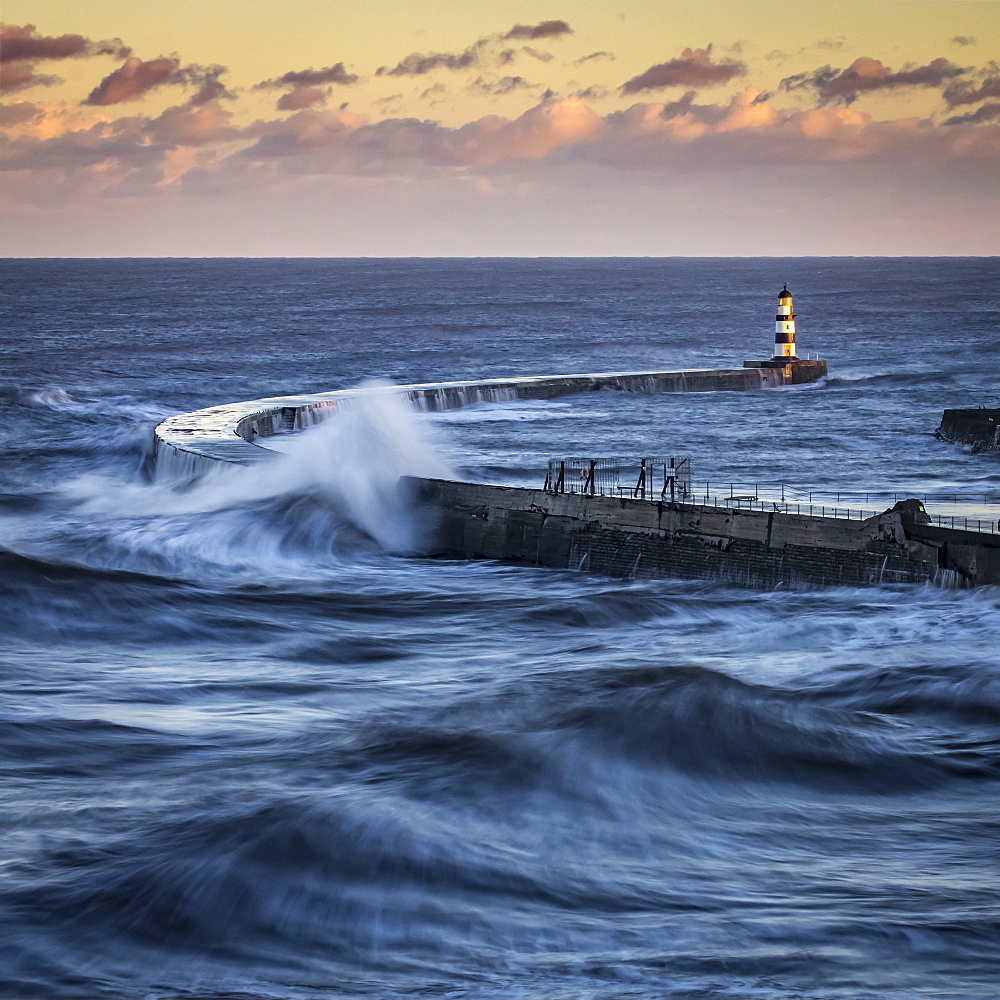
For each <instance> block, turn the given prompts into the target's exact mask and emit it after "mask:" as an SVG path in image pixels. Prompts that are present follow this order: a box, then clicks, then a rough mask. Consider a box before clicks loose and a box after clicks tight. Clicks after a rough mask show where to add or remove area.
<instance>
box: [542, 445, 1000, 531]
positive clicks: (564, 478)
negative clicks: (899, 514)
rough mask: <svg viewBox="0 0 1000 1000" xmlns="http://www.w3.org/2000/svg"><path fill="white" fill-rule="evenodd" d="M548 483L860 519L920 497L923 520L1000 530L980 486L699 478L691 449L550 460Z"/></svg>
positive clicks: (998, 509) (567, 489)
mask: <svg viewBox="0 0 1000 1000" xmlns="http://www.w3.org/2000/svg"><path fill="white" fill-rule="evenodd" d="M545 489H546V490H550V491H552V492H554V493H577V494H589V495H594V496H618V497H629V498H632V499H638V500H670V501H675V502H679V503H692V504H700V505H702V506H705V507H722V508H728V509H731V510H754V511H763V512H776V513H780V514H803V515H808V516H809V517H831V518H840V519H848V520H855V521H865V520H867V519H868V518H870V517H875V516H876V515H878V514H882V513H884V512H885V511H887V510H890V509H891V508H892V507H893V506H894V505H895V504H896V503H897V502H899V501H901V500H919V501H920V502H921V503H923V504H925V505H926V504H931V505H932V509H931V510H928V511H926V513H921V514H920V515H919V516H920V520H921V521H922V522H924V523H930V524H935V525H939V526H940V527H944V528H957V529H961V530H965V531H979V532H987V533H990V534H1000V497H991V496H988V495H986V494H982V493H923V494H922V493H914V492H899V491H895V492H892V491H884V492H883V491H879V492H873V491H864V490H862V491H856V490H855V491H852V490H813V489H805V488H802V487H798V486H790V485H788V484H787V483H737V482H730V483H711V482H704V483H694V482H692V480H691V460H690V458H689V457H687V456H682V457H673V458H662V457H660V458H646V459H623V458H598V459H588V458H572V459H551V460H550V461H549V464H548V474H547V475H546V478H545ZM933 505H939V506H946V507H950V508H952V509H956V508H957V509H958V510H959V511H961V510H963V509H964V510H965V511H966V513H949V514H938V513H933ZM925 518H926V519H927V520H925Z"/></svg>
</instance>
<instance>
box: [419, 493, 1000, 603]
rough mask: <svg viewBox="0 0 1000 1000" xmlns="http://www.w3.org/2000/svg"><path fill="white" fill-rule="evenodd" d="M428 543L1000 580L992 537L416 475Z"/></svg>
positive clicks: (564, 565)
mask: <svg viewBox="0 0 1000 1000" xmlns="http://www.w3.org/2000/svg"><path fill="white" fill-rule="evenodd" d="M412 485H413V487H414V489H415V490H416V492H417V494H418V495H419V497H420V498H421V500H422V502H423V503H424V504H426V505H427V507H428V508H429V509H430V510H431V511H433V512H434V515H435V520H436V524H435V528H434V531H433V541H432V542H431V544H430V550H431V554H433V555H437V556H442V557H450V558H456V559H497V560H501V561H503V562H516V563H525V564H528V565H533V566H551V567H556V568H561V569H580V570H586V571H588V572H593V573H599V574H603V575H606V576H619V577H637V578H644V577H645V578H661V577H677V578H680V579H718V580H723V581H725V582H726V583H729V584H732V585H736V586H747V587H757V588H767V589H770V588H773V587H776V586H781V585H784V586H796V585H801V584H810V585H820V586H838V585H847V586H858V585H865V584H879V583H925V582H928V581H931V582H936V583H939V584H942V585H945V586H977V585H982V584H987V583H1000V536H998V535H992V534H984V533H980V532H974V531H962V530H957V529H952V528H942V527H938V526H936V525H931V524H922V523H920V522H918V521H916V520H915V519H914V518H913V517H912V515H911V514H910V512H907V511H887V512H885V513H883V514H877V515H874V516H873V517H871V518H868V519H867V520H849V519H846V518H832V517H816V516H810V515H808V514H787V513H781V512H777V511H762V510H746V509H739V508H725V507H710V506H702V505H700V504H693V503H673V502H669V501H656V500H633V499H631V498H620V497H611V496H588V495H586V494H565V493H552V492H547V491H545V490H532V489H524V488H519V487H508V486H488V485H484V484H478V483H457V482H445V481H434V480H416V481H413V483H412Z"/></svg>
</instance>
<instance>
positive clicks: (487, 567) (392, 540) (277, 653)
mask: <svg viewBox="0 0 1000 1000" xmlns="http://www.w3.org/2000/svg"><path fill="white" fill-rule="evenodd" d="M785 282H787V283H788V286H789V288H790V289H791V291H792V292H793V294H794V296H795V312H796V314H797V321H798V349H799V354H800V356H803V357H805V356H807V355H808V356H811V357H819V358H824V359H826V360H827V361H828V363H829V376H828V377H827V378H825V379H823V380H821V381H820V382H817V383H814V384H809V385H804V386H797V387H792V388H782V389H774V390H764V391H758V392H704V393H692V394H680V393H677V394H662V395H646V394H640V393H619V392H611V391H606V392H590V393H586V394H582V395H579V396H566V397H562V398H560V399H556V400H551V401H517V402H493V403H491V402H487V403H479V404H476V405H474V406H470V407H468V408H466V409H461V410H454V411H449V412H445V413H441V414H426V413H417V412H413V411H411V410H410V409H408V408H407V406H406V405H405V404H404V403H403V402H402V401H401V399H400V397H399V396H398V395H396V394H392V393H388V394H385V393H383V394H381V398H382V402H381V403H377V404H376V403H373V404H372V405H371V406H370V407H368V408H365V407H360V408H359V409H358V410H357V411H352V412H351V413H350V414H349V415H348V417H349V419H348V417H345V419H344V420H342V421H341V420H333V421H329V422H328V423H326V424H322V425H320V426H319V427H317V428H315V429H314V430H311V431H307V432H303V433H301V434H294V435H290V436H288V438H287V439H285V440H284V441H283V442H282V449H283V451H284V455H283V456H282V457H281V459H280V461H279V462H278V464H276V465H275V466H274V467H273V468H271V469H270V471H268V472H267V473H266V475H265V474H262V473H257V474H253V475H251V474H248V473H247V471H246V470H244V469H239V468H237V467H233V468H232V469H227V470H221V471H220V472H218V473H216V474H212V475H210V476H208V477H207V478H206V479H204V480H199V481H195V482H190V481H187V482H179V481H175V480H171V479H169V478H166V479H165V478H163V477H160V478H157V476H156V470H155V468H154V462H153V455H152V439H153V428H154V426H155V425H156V424H157V423H158V422H159V421H161V420H163V419H164V418H166V417H168V416H170V415H172V414H176V413H181V412H184V411H189V410H194V409H197V408H201V407H208V406H212V405H215V404H221V403H228V402H234V401H237V400H246V399H254V398H257V397H261V396H276V395H282V394H292V393H295V394H298V393H304V392H313V391H321V390H332V389H338V388H346V387H354V386H358V385H362V384H364V383H366V382H368V381H369V380H378V381H379V382H380V383H382V384H384V383H386V382H389V383H395V384H405V383H413V382H433V381H439V380H449V381H452V380H460V379H483V378H492V377H498V376H516V375H549V374H563V373H580V372H608V371H617V372H623V371H656V370H675V369H681V368H727V367H740V366H741V365H742V362H743V361H744V360H747V359H754V358H757V359H759V358H766V357H769V356H770V354H771V349H772V342H773V330H774V326H773V324H774V315H775V308H774V307H775V305H776V300H777V293H778V292H779V291H780V289H781V288H782V285H783V284H784V283H785ZM0 308H2V324H0V325H2V329H0V996H2V997H5V998H21V997H44V998H105V997H109V998H128V1000H133V998H134V1000H139V998H142V1000H168V998H169V1000H181V998H184V1000H188V998H199V1000H321V998H322V1000H334V998H353V997H373V998H418V997H434V998H449V1000H473V998H476V1000H479V998H482V1000H501V998H502V1000H513V998H532V1000H612V998H614V1000H619V998H648V1000H682V998H683V1000H694V998H700V1000H704V998H712V1000H716V998H718V1000H749V998H753V1000H779V998H780V1000H785V998H813V1000H835V998H852V1000H860V998H877V1000H896V998H898V1000H904V998H905V1000H911V998H914V997H920V998H925V1000H926V998H941V1000H945V998H947V1000H991V998H995V997H997V996H998V995H1000V870H998V869H1000V823H998V817H1000V588H997V587H982V588H979V589H967V590H961V589H944V588H940V587H935V586H932V585H929V584H928V585H923V586H916V585H900V584H896V585H882V586H872V587H867V588H863V589H855V588H833V589H829V588H827V589H823V588H811V589H810V588H804V589H784V590H782V589H778V590H774V591H766V592H763V591H756V590H740V589H734V588H732V587H730V586H727V585H726V584H724V583H721V582H717V581H693V582H692V581H686V582H685V581H677V580H669V579H668V580H643V579H607V578H603V577H600V576H594V575H590V574H588V573H586V572H581V571H576V570H567V571H561V570H549V569H538V568H531V567H525V566H515V565H502V564H499V563H494V562H458V561H446V560H433V559H428V558H425V557H422V556H421V555H420V553H419V549H417V548H415V547H414V545H415V543H414V542H413V538H414V537H415V536H414V534H413V531H414V530H415V529H414V527H413V523H412V517H411V512H409V511H408V510H407V509H405V507H401V506H400V505H399V503H398V499H397V501H393V496H395V497H397V498H398V493H396V492H394V490H395V483H396V480H397V479H398V477H399V475H400V474H416V475H450V476H456V477H459V478H467V479H471V480H474V481H483V482H499V483H513V484H522V485H536V486H540V485H541V484H542V482H543V480H544V476H545V468H546V463H547V461H548V460H549V459H550V458H553V457H571V456H591V457H606V456H625V457H628V456H641V455H670V456H673V455H677V456H681V455H684V456H690V459H691V463H692V469H693V475H694V479H695V480H696V481H699V480H704V481H705V482H713V483H715V482H718V483H726V484H729V483H771V484H774V483H784V484H790V485H791V486H794V487H796V488H799V489H804V490H816V491H841V490H843V491H857V492H863V491H882V492H890V491H896V492H899V494H900V495H903V496H915V497H920V498H926V499H925V503H926V505H927V509H928V511H930V512H931V513H934V511H935V509H936V507H935V504H936V503H940V504H942V505H946V504H954V503H955V497H956V496H957V497H959V502H960V503H966V504H970V505H978V508H977V509H980V510H986V511H989V510H994V511H995V510H996V505H997V504H998V503H1000V454H998V453H987V452H981V453H978V454H975V453H972V451H971V450H970V449H969V448H963V447H959V446H956V445H952V444H948V443H945V442H942V441H939V440H937V439H936V438H935V437H934V433H933V432H934V429H935V427H936V426H937V425H938V423H939V422H940V419H941V413H942V410H943V409H945V408H947V407H976V406H980V405H990V406H997V405H1000V260H998V259H997V258H975V259H972V258H969V259H963V258H943V259H935V258H894V259H887V258H830V259H823V258H802V259H789V258H780V259H778V258H761V259H747V258H740V259H721V258H716V259H685V258H664V259H654V258H643V259H622V258H615V259H400V260H392V259H355V260H349V259H331V260H328V259H190V260H187V259H121V260H111V259H95V260H57V259H48V260H46V259H31V260H28V259H8V260H4V261H2V262H0ZM991 505H992V506H991ZM970 509H971V507H970ZM997 516H1000V515H997Z"/></svg>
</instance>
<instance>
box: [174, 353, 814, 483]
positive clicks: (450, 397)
mask: <svg viewBox="0 0 1000 1000" xmlns="http://www.w3.org/2000/svg"><path fill="white" fill-rule="evenodd" d="M826 370H827V369H826V362H825V361H793V362H789V363H788V364H786V365H782V366H780V367H777V368H773V367H772V368H723V369H710V370H689V371H674V372H600V373H597V374H582V375H537V376H526V377H524V378H516V377H515V378H501V379H481V380H475V381H469V382H428V383H418V384H414V385H401V386H384V387H379V386H375V387H364V388H359V389H337V390H334V391H332V392H317V393H310V394H308V395H302V396H274V397H270V398H266V399H254V400H249V401H246V402H242V403H228V404H226V405H224V406H211V407H208V408H207V409H204V410H196V411H194V412H193V413H182V414H179V415H178V416H175V417H170V418H168V419H167V420H164V421H163V423H161V424H159V425H158V426H157V428H156V430H155V432H154V434H155V440H154V448H155V453H156V462H157V468H158V470H159V472H160V473H165V474H167V475H174V476H185V475H196V474H198V473H199V472H203V471H206V470H207V469H209V468H210V467H211V466H212V465H213V464H214V463H216V462H230V463H232V462H236V463H239V464H250V463H255V462H261V461H266V460H267V459H268V457H269V454H268V452H267V451H266V449H265V448H263V447H261V446H259V445H256V444H255V443H256V442H257V440H258V439H259V438H266V437H268V436H270V435H272V434H275V433H277V432H278V431H280V430H295V429H300V428H303V427H307V426H309V425H310V424H313V423H316V422H317V421H318V420H321V419H323V418H324V417H325V416H326V415H329V414H330V413H332V412H335V411H336V409H337V408H338V407H342V406H349V405H350V401H351V399H352V398H353V397H357V396H359V395H362V394H364V395H370V394H372V393H378V392H388V393H392V392H395V393H403V394H405V395H406V397H407V398H408V399H410V400H411V401H412V402H413V403H414V404H415V405H416V406H417V407H418V408H420V409H423V410H432V411H433V410H450V409H457V408H459V407H462V406H468V405H470V404H472V403H479V402H503V401H508V400H515V399H552V398H555V397H557V396H566V395H571V394H574V393H579V392H596V391H600V390H604V389H612V390H618V391H620V392H642V393H653V392H725V391H746V390H752V389H768V388H777V387H779V386H783V385H797V384H800V383H802V382H814V381H816V380H817V379H820V378H822V377H823V376H824V375H826Z"/></svg>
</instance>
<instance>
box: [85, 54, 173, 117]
mask: <svg viewBox="0 0 1000 1000" xmlns="http://www.w3.org/2000/svg"><path fill="white" fill-rule="evenodd" d="M180 65H181V64H180V60H179V59H173V58H167V57H161V58H159V59H150V60H149V61H148V62H144V61H143V60H142V59H140V58H139V57H138V56H132V57H131V58H130V59H126V60H125V62H124V63H123V64H122V65H121V66H120V67H119V68H118V69H116V70H115V71H114V72H113V73H109V74H108V75H107V76H106V77H105V78H104V79H103V80H101V82H100V83H99V84H98V85H97V86H96V87H95V88H94V89H93V90H92V91H91V92H90V94H89V95H88V97H87V98H86V100H84V102H83V103H84V104H93V105H98V106H102V107H103V106H105V105H108V104H120V103H121V102H122V101H134V100H136V99H137V98H140V97H142V96H143V95H144V94H146V93H148V92H149V91H150V90H152V89H153V88H154V87H159V86H161V85H162V84H164V83H180V82H182V77H181V75H180Z"/></svg>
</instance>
